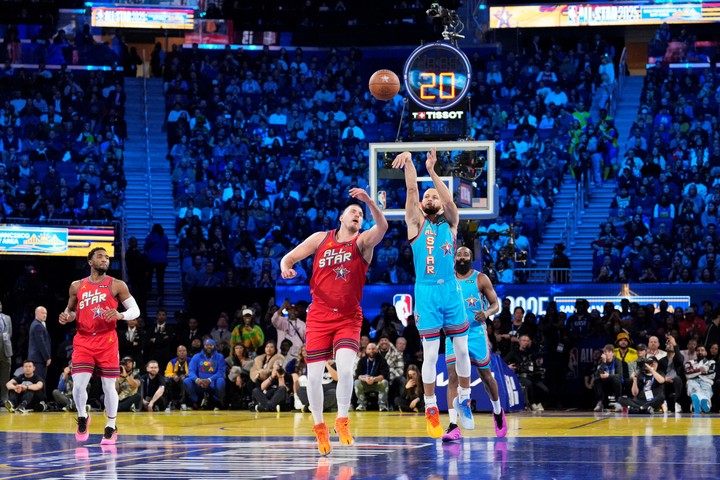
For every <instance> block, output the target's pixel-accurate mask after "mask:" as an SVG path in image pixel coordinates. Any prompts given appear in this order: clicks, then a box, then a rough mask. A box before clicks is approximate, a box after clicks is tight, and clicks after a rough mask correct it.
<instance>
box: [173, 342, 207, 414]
mask: <svg viewBox="0 0 720 480" xmlns="http://www.w3.org/2000/svg"><path fill="white" fill-rule="evenodd" d="M197 340H198V341H199V340H200V339H199V338H198V339H197ZM189 368H190V365H189V361H188V351H187V348H186V347H185V346H184V345H179V346H178V347H177V356H176V357H175V358H173V359H172V360H170V361H169V362H168V363H167V366H166V367H165V384H166V387H167V397H168V402H169V404H170V406H171V407H172V408H174V409H175V410H178V409H179V410H187V401H188V396H187V391H186V390H185V378H187V375H188V370H189Z"/></svg>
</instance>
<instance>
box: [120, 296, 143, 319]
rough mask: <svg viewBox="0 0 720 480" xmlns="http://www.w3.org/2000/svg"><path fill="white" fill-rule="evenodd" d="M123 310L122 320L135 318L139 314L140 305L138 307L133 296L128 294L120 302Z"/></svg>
mask: <svg viewBox="0 0 720 480" xmlns="http://www.w3.org/2000/svg"><path fill="white" fill-rule="evenodd" d="M122 304H123V307H125V311H124V312H123V314H122V315H123V320H135V319H136V318H138V317H139V316H140V307H138V304H137V302H136V301H135V298H134V297H132V296H130V297H128V298H127V299H125V301H124V302H122Z"/></svg>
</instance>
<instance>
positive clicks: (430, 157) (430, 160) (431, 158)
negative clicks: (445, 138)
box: [425, 147, 437, 173]
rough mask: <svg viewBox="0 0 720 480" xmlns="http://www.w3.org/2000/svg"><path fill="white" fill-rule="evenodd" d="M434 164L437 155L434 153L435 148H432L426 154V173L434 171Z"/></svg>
mask: <svg viewBox="0 0 720 480" xmlns="http://www.w3.org/2000/svg"><path fill="white" fill-rule="evenodd" d="M436 163H437V153H436V151H435V147H433V148H431V149H430V151H429V152H428V154H427V160H425V168H427V171H428V173H430V172H433V171H434V170H435V164H436Z"/></svg>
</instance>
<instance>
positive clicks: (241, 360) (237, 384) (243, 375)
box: [225, 343, 253, 409]
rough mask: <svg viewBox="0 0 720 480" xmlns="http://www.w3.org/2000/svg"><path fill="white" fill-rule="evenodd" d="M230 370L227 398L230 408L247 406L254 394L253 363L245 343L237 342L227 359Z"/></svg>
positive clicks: (228, 370)
mask: <svg viewBox="0 0 720 480" xmlns="http://www.w3.org/2000/svg"><path fill="white" fill-rule="evenodd" d="M225 363H226V365H227V372H228V383H227V392H226V399H227V403H228V408H230V409H234V408H240V409H242V408H246V407H247V406H248V403H249V398H250V396H251V395H252V389H251V386H252V382H251V381H250V370H251V368H252V365H253V361H252V359H250V356H249V355H248V351H247V349H246V348H245V345H243V344H242V343H236V344H235V346H233V347H232V352H231V353H230V355H229V356H228V357H227V358H226V359H225Z"/></svg>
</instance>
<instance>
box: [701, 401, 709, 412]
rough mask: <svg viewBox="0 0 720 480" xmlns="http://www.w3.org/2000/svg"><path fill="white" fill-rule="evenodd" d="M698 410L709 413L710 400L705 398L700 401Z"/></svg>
mask: <svg viewBox="0 0 720 480" xmlns="http://www.w3.org/2000/svg"><path fill="white" fill-rule="evenodd" d="M700 410H702V411H703V413H710V400H708V399H707V398H703V399H702V400H700Z"/></svg>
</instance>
